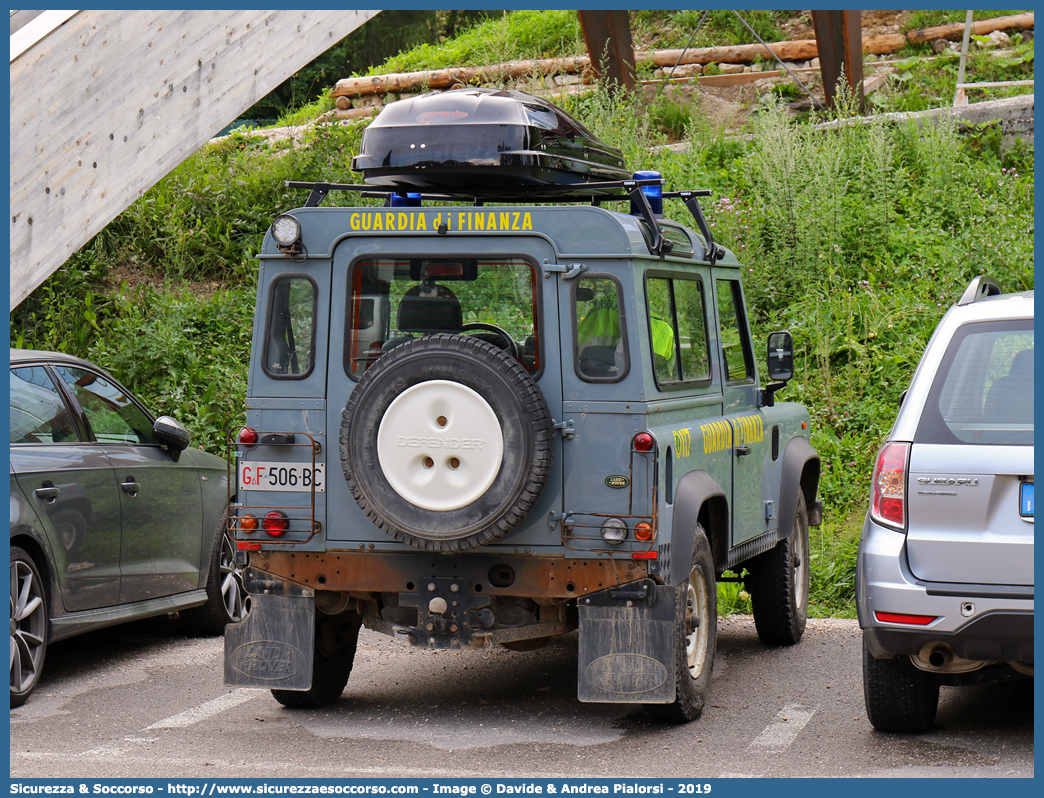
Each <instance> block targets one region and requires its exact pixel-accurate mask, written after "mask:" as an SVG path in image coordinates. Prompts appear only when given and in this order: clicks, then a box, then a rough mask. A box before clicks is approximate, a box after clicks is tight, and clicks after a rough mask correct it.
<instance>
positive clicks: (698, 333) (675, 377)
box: [646, 277, 711, 385]
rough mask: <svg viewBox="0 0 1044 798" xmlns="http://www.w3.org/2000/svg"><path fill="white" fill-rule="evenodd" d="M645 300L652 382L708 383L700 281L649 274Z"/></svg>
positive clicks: (707, 358)
mask: <svg viewBox="0 0 1044 798" xmlns="http://www.w3.org/2000/svg"><path fill="white" fill-rule="evenodd" d="M646 299H647V301H648V308H649V340H650V342H651V344H652V350H653V352H652V355H653V371H654V372H655V374H656V382H657V383H658V384H660V385H666V384H670V383H709V382H710V379H711V374H710V358H709V356H708V352H707V325H706V318H707V315H706V305H705V303H704V299H703V283H702V281H700V280H697V279H682V278H667V277H650V278H648V279H647V280H646Z"/></svg>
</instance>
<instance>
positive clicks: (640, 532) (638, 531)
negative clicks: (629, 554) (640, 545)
mask: <svg viewBox="0 0 1044 798" xmlns="http://www.w3.org/2000/svg"><path fill="white" fill-rule="evenodd" d="M652 535H653V533H652V524H650V523H649V522H648V521H640V522H639V523H638V524H637V525H636V526H635V528H634V536H635V537H636V538H638V540H652Z"/></svg>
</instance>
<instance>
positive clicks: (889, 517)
mask: <svg viewBox="0 0 1044 798" xmlns="http://www.w3.org/2000/svg"><path fill="white" fill-rule="evenodd" d="M909 456H910V444H908V443H886V444H885V445H884V446H882V447H881V450H880V451H879V452H878V453H877V462H876V464H875V465H874V478H873V481H872V482H871V484H870V517H871V518H872V519H873V520H874V521H876V522H878V523H879V524H884V525H886V526H891V527H898V528H900V529H902V528H904V527H905V526H906V476H907V475H906V469H907V463H908V460H909Z"/></svg>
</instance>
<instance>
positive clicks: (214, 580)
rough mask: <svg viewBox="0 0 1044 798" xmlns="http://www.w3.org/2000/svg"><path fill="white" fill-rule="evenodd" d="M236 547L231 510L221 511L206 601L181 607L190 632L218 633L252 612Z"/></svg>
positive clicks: (212, 554)
mask: <svg viewBox="0 0 1044 798" xmlns="http://www.w3.org/2000/svg"><path fill="white" fill-rule="evenodd" d="M235 556H236V550H235V545H234V544H233V542H232V538H231V537H230V536H229V534H228V509H227V508H226V509H225V512H224V513H222V514H221V521H220V523H219V526H218V533H217V538H216V539H215V541H214V549H213V552H212V553H211V556H210V571H209V573H208V576H207V603H206V604H201V605H200V606H198V607H191V608H190V609H187V610H181V612H179V613H178V615H180V616H181V622H182V623H183V624H184V625H185V629H186V631H187V632H188V633H189V634H191V635H198V636H205V635H219V634H222V633H223V632H224V631H225V627H226V626H227V625H228V624H230V623H239V622H240V621H242V620H243V619H244V618H245V617H246V615H247V613H248V612H249V611H250V596H249V595H248V594H247V592H246V588H245V587H244V585H243V571H242V569H241V568H239V567H238V566H237V565H236V562H235Z"/></svg>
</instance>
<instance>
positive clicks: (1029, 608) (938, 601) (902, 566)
mask: <svg viewBox="0 0 1044 798" xmlns="http://www.w3.org/2000/svg"><path fill="white" fill-rule="evenodd" d="M856 607H857V610H858V613H859V625H860V627H861V628H862V629H863V637H864V640H865V642H866V645H867V648H868V649H869V650H870V652H871V653H872V654H873V655H874V656H876V657H883V656H892V655H900V654H914V653H916V652H917V651H919V650H920V648H921V647H922V646H923V645H924V644H925V643H929V642H933V641H940V642H944V643H947V644H948V645H949V646H951V647H952V648H953V651H954V653H956V654H957V656H959V657H963V658H965V659H970V660H1018V661H1021V662H1033V586H1032V585H1028V586H1026V585H974V584H951V583H946V584H943V583H938V582H926V581H924V580H922V579H918V578H917V577H915V576H914V575H913V574H912V573H911V572H910V569H909V566H908V564H907V556H906V536H905V535H904V534H903V533H901V532H896V531H895V530H892V529H888V528H885V527H882V526H879V525H877V524H875V523H873V522H872V521H871V520H870V519H869V518H867V520H866V521H865V523H864V525H863V536H862V540H861V541H860V544H859V557H858V560H857V564H856ZM878 612H888V613H897V614H909V615H922V616H932V617H934V618H935V620H933V621H932V622H931V623H929V624H927V625H923V626H915V625H912V624H899V623H888V622H883V621H879V620H878V619H877V616H876V613H878Z"/></svg>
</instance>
